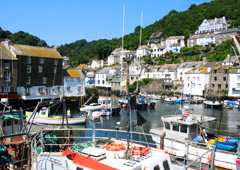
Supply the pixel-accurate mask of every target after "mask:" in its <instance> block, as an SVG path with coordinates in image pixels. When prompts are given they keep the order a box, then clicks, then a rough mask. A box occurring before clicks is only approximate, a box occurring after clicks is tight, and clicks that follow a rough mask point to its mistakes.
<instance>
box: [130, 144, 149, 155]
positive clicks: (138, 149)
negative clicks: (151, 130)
mask: <svg viewBox="0 0 240 170" xmlns="http://www.w3.org/2000/svg"><path fill="white" fill-rule="evenodd" d="M130 151H131V154H132V155H138V156H145V155H147V154H148V153H149V152H150V150H149V148H147V147H145V146H133V147H132V148H131V149H130Z"/></svg>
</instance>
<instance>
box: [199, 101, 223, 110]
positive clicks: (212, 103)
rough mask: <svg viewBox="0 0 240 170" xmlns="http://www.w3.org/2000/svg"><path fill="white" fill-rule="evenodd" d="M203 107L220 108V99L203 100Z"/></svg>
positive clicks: (221, 104) (221, 105)
mask: <svg viewBox="0 0 240 170" xmlns="http://www.w3.org/2000/svg"><path fill="white" fill-rule="evenodd" d="M203 104H204V107H206V108H212V109H221V108H222V107H223V103H222V102H221V101H217V100H215V101H212V100H205V101H204V102H203Z"/></svg>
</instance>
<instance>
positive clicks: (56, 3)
mask: <svg viewBox="0 0 240 170" xmlns="http://www.w3.org/2000/svg"><path fill="white" fill-rule="evenodd" d="M207 1H209V0H0V4H1V15H0V27H2V28H3V29H7V30H10V31H11V32H17V31H20V30H22V31H25V32H29V33H31V34H33V35H36V36H38V37H39V38H41V39H44V40H45V41H47V43H48V44H50V45H60V44H64V43H69V42H73V41H76V40H79V39H87V40H95V39H100V38H113V37H120V36H121V34H122V6H123V4H125V6H126V22H125V30H126V33H130V32H132V31H133V30H134V28H135V27H136V26H137V25H139V24H140V15H141V11H142V10H143V14H144V17H143V18H144V19H143V25H144V26H146V25H149V24H151V23H153V22H155V21H157V20H158V19H160V18H161V17H163V16H164V15H166V14H167V13H168V12H169V11H170V10H172V9H175V10H180V11H182V10H186V9H187V8H188V7H189V6H190V5H191V4H193V3H195V4H199V3H202V2H207Z"/></svg>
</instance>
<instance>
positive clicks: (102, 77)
mask: <svg viewBox="0 0 240 170" xmlns="http://www.w3.org/2000/svg"><path fill="white" fill-rule="evenodd" d="M95 86H96V87H111V84H110V83H109V82H108V81H107V74H104V73H97V74H96V75H95Z"/></svg>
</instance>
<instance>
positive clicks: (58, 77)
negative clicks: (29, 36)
mask: <svg viewBox="0 0 240 170" xmlns="http://www.w3.org/2000/svg"><path fill="white" fill-rule="evenodd" d="M2 44H3V46H4V48H5V49H6V50H7V51H8V53H9V54H11V55H13V56H12V58H13V59H15V60H16V62H15V67H14V69H15V70H17V71H15V72H16V74H13V76H12V80H13V82H14V80H15V81H16V83H15V84H16V86H15V87H17V88H16V90H15V91H17V94H18V95H19V97H20V98H21V99H23V100H35V99H50V98H58V97H59V96H60V95H62V94H63V75H62V61H63V57H62V56H61V55H60V54H59V53H58V51H57V50H56V49H55V48H44V47H34V46H28V45H18V44H12V43H11V42H9V41H5V42H2ZM14 69H13V70H14ZM13 84H14V83H13Z"/></svg>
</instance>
